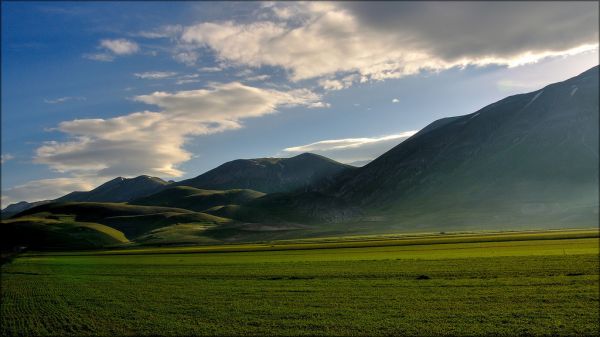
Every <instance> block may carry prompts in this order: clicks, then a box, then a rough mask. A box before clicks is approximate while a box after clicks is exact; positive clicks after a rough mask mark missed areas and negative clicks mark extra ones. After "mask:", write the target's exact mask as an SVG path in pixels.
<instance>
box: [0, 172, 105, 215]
mask: <svg viewBox="0 0 600 337" xmlns="http://www.w3.org/2000/svg"><path fill="white" fill-rule="evenodd" d="M102 182H103V180H102V179H98V178H94V177H73V178H53V179H41V180H32V181H29V182H27V183H25V184H21V185H17V186H15V187H11V188H9V189H6V190H3V191H2V208H4V207H6V206H8V205H9V204H12V203H15V202H19V201H28V202H33V201H40V200H49V199H56V198H58V197H61V196H63V195H65V194H67V193H70V192H73V191H89V190H91V189H93V188H94V187H96V186H98V185H99V184H101V183H102Z"/></svg>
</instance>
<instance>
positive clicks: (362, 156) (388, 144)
mask: <svg viewBox="0 0 600 337" xmlns="http://www.w3.org/2000/svg"><path fill="white" fill-rule="evenodd" d="M417 132H418V130H412V131H406V132H401V133H399V134H394V135H387V136H382V137H372V138H345V139H332V140H322V141H318V142H314V143H310V144H307V145H301V146H293V147H288V148H286V149H284V150H283V151H284V152H286V153H303V152H312V153H317V154H322V155H324V156H326V157H329V158H332V159H335V160H338V161H340V162H343V163H351V162H357V161H366V160H372V159H374V158H376V157H378V156H380V155H381V154H383V153H385V152H386V151H388V150H390V149H391V148H393V147H394V146H396V145H398V144H399V143H401V142H403V141H404V140H406V139H408V138H409V137H411V136H412V135H414V134H415V133H417Z"/></svg>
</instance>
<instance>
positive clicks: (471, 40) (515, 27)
mask: <svg viewBox="0 0 600 337" xmlns="http://www.w3.org/2000/svg"><path fill="white" fill-rule="evenodd" d="M339 6H340V7H342V8H344V9H346V10H348V11H349V12H351V13H352V15H353V16H355V17H356V18H357V19H358V20H359V22H360V23H361V25H363V26H364V27H368V28H369V29H376V30H379V31H380V32H381V33H382V34H392V35H397V38H398V40H399V41H398V42H399V43H409V44H411V45H415V46H419V47H421V48H424V49H428V50H430V51H432V52H433V53H435V54H436V55H438V56H440V57H443V58H444V59H446V60H447V61H453V60H456V59H459V58H461V57H473V56H479V57H481V56H497V57H510V56H511V55H515V54H520V53H524V52H529V51H546V50H552V51H559V50H566V49H570V48H573V47H577V46H580V45H583V44H596V43H598V2H595V1H594V2H571V1H564V2H538V1H534V2H404V1H400V2H371V1H365V2H362V1H361V2H359V1H356V2H354V1H352V2H346V3H339Z"/></svg>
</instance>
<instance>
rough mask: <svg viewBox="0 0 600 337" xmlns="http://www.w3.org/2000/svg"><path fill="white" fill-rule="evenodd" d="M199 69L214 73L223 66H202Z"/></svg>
mask: <svg viewBox="0 0 600 337" xmlns="http://www.w3.org/2000/svg"><path fill="white" fill-rule="evenodd" d="M198 70H199V71H203V72H207V73H214V72H217V71H221V70H223V69H222V68H221V67H202V68H200V69H198Z"/></svg>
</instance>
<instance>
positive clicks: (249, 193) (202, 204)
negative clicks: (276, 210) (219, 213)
mask: <svg viewBox="0 0 600 337" xmlns="http://www.w3.org/2000/svg"><path fill="white" fill-rule="evenodd" d="M263 195H265V194H264V193H261V192H256V191H253V190H226V191H217V190H201V189H198V188H193V187H189V186H176V187H172V188H167V189H165V190H162V191H160V192H158V193H155V194H152V195H149V196H147V197H143V198H139V199H136V200H133V201H131V202H129V204H131V205H146V206H164V207H178V208H185V209H189V210H192V211H204V210H206V209H209V208H211V207H215V206H220V205H230V204H235V205H241V204H245V203H247V202H249V201H250V200H254V199H256V198H259V197H262V196H263Z"/></svg>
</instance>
